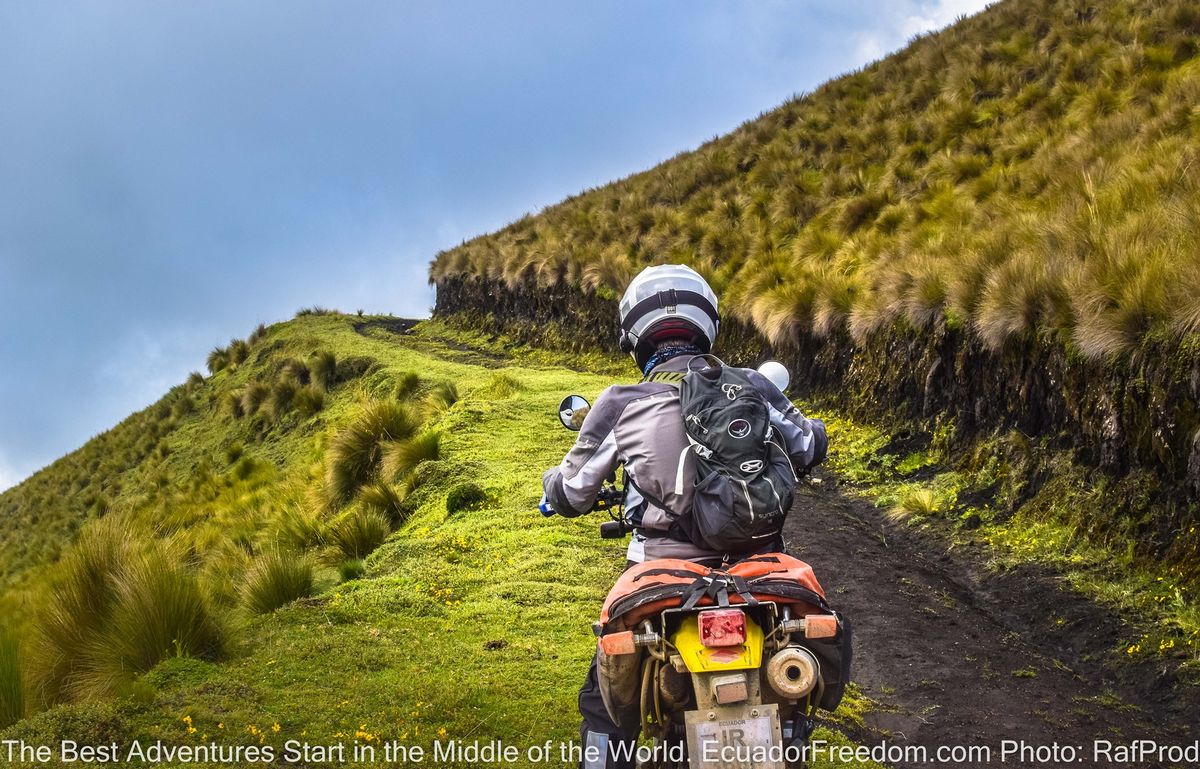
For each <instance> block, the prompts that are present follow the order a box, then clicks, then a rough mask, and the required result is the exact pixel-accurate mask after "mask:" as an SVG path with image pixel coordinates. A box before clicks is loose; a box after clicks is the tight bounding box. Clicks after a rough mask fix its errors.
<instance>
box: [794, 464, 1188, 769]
mask: <svg viewBox="0 0 1200 769" xmlns="http://www.w3.org/2000/svg"><path fill="white" fill-rule="evenodd" d="M785 536H786V538H787V541H788V550H789V552H792V553H794V554H796V555H797V556H798V557H800V558H803V559H804V560H806V561H808V562H809V563H811V564H812V566H813V569H814V570H815V571H816V574H817V578H818V579H819V580H820V581H821V583H822V585H823V586H824V587H825V589H826V591H827V592H828V595H829V598H830V601H831V602H832V603H833V604H834V606H836V607H837V608H838V609H839V610H841V611H842V612H843V613H844V614H846V615H847V616H848V617H849V618H850V619H851V621H852V623H853V628H854V668H853V678H854V680H855V681H856V682H857V683H858V685H859V686H860V687H861V688H862V690H863V691H864V692H865V693H866V694H867V695H868V696H869V697H871V699H872V700H874V701H876V702H877V703H879V705H878V706H877V707H876V708H875V709H873V711H872V712H871V713H870V714H869V715H868V716H867V718H866V721H867V725H868V729H867V730H865V732H864V733H860V734H854V735H853V736H854V737H855V738H856V739H858V740H859V741H860V742H861V743H862V744H865V745H875V744H878V743H881V742H884V741H886V742H887V743H888V744H890V745H898V746H904V745H909V746H915V745H919V746H925V747H926V749H927V750H928V754H929V757H930V763H919V762H915V761H898V762H896V763H895V765H896V766H901V767H905V766H931V765H932V766H936V765H939V764H937V763H936V762H934V761H933V759H934V758H935V752H934V751H935V750H936V749H937V747H938V746H942V745H945V746H987V747H988V748H990V749H991V760H990V762H987V763H984V762H979V761H976V762H970V763H957V764H955V763H953V762H946V763H943V764H940V765H943V766H951V765H958V766H963V765H977V766H986V765H994V766H999V765H1001V761H1000V751H1001V746H1002V741H1004V740H1017V741H1020V740H1024V741H1025V743H1027V744H1028V745H1030V746H1046V747H1047V748H1049V747H1050V746H1053V745H1054V744H1055V743H1057V744H1058V745H1060V746H1062V745H1067V746H1072V747H1074V748H1076V749H1077V750H1078V751H1079V753H1078V754H1077V755H1076V756H1075V759H1074V760H1075V763H1073V764H1069V763H1067V762H1065V761H1054V760H1049V761H1047V760H1045V758H1046V754H1044V753H1043V754H1042V755H1041V756H1040V757H1035V758H1034V760H1021V757H1020V756H1009V757H1008V758H1007V760H1006V761H1005V762H1004V763H1003V765H1004V766H1038V767H1045V766H1067V765H1073V766H1085V767H1088V766H1110V765H1123V766H1157V765H1160V764H1158V763H1157V762H1155V761H1146V760H1142V761H1137V762H1134V763H1123V764H1117V763H1115V762H1110V761H1107V760H1104V759H1103V757H1102V758H1101V760H1099V761H1094V760H1093V756H1094V753H1093V749H1094V743H1095V741H1097V740H1108V741H1111V742H1112V743H1114V744H1118V745H1119V744H1127V743H1129V742H1130V741H1132V740H1135V739H1154V740H1157V741H1158V742H1159V743H1160V744H1171V745H1181V744H1182V745H1188V744H1191V743H1192V742H1193V741H1194V740H1196V739H1198V737H1200V726H1198V722H1200V716H1197V715H1196V714H1197V713H1200V710H1198V709H1197V701H1198V698H1197V696H1196V693H1195V692H1194V691H1191V690H1188V691H1185V692H1183V693H1182V694H1181V693H1180V692H1173V691H1172V690H1171V686H1170V684H1169V683H1168V682H1164V681H1161V680H1158V679H1156V678H1155V675H1154V672H1153V671H1152V670H1147V669H1146V668H1145V667H1144V666H1143V667H1142V668H1138V669H1136V670H1127V671H1125V673H1124V674H1123V675H1122V676H1121V679H1122V680H1118V678H1117V676H1114V675H1113V674H1112V673H1111V671H1110V670H1108V669H1106V667H1105V665H1104V660H1105V659H1106V658H1108V659H1111V654H1112V650H1113V649H1114V648H1116V646H1117V644H1118V643H1119V642H1120V639H1121V637H1122V636H1121V625H1120V622H1119V621H1118V620H1116V619H1115V618H1113V617H1112V616H1110V614H1109V613H1108V612H1105V611H1104V610H1103V609H1101V608H1100V607H1098V606H1096V605H1094V604H1093V603H1091V602H1090V601H1088V600H1087V599H1086V598H1084V597H1083V596H1080V595H1079V594H1077V593H1074V592H1073V591H1071V590H1070V589H1069V588H1066V587H1065V586H1064V585H1063V584H1062V581H1061V580H1060V579H1057V578H1056V577H1055V575H1053V574H1052V573H1049V572H1046V571H1039V570H1037V569H1022V570H1013V571H1009V572H1006V573H1001V574H998V573H995V572H989V571H988V570H987V569H985V568H984V567H983V565H982V559H981V558H980V557H978V556H977V555H975V554H972V553H971V552H970V551H964V550H962V549H959V550H956V551H954V552H953V553H952V554H951V553H950V552H949V550H948V545H947V543H946V542H945V541H944V540H943V539H942V538H941V537H939V536H938V535H937V534H934V533H929V532H925V531H917V530H915V529H913V528H912V527H910V526H907V525H904V524H899V523H895V522H892V521H890V520H888V518H887V516H886V514H885V513H884V512H883V511H880V510H877V509H876V508H875V507H873V506H872V505H871V504H869V503H867V502H866V501H863V500H861V499H857V498H853V497H849V496H846V495H844V494H842V493H839V492H838V491H837V490H836V488H835V483H834V481H833V479H829V478H827V479H826V480H825V482H824V483H822V484H821V485H819V486H813V487H808V488H806V489H804V490H803V493H802V495H801V497H800V499H799V500H798V502H797V507H796V510H795V512H793V514H792V515H791V516H789V522H788V527H787V529H786V530H785ZM1185 700H1186V701H1185ZM1061 755H1062V754H1061V752H1060V756H1061ZM1025 757H1026V758H1027V759H1028V758H1029V757H1030V756H1029V754H1028V753H1026V754H1025ZM1113 757H1114V758H1117V755H1116V754H1115V753H1114V754H1113ZM1039 758H1040V759H1041V760H1038V759H1039Z"/></svg>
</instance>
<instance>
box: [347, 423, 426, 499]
mask: <svg viewBox="0 0 1200 769" xmlns="http://www.w3.org/2000/svg"><path fill="white" fill-rule="evenodd" d="M419 425H420V421H419V419H418V417H417V416H416V415H415V414H414V413H413V412H412V411H411V410H410V409H409V408H408V407H406V406H405V405H403V404H401V403H397V402H395V401H374V402H372V403H370V404H369V405H367V406H366V407H365V408H364V409H363V411H362V413H361V414H360V415H359V416H358V417H357V418H356V419H355V420H354V421H353V422H351V423H350V424H349V425H347V426H346V427H344V428H342V430H341V431H340V432H339V433H338V434H337V437H336V438H335V439H334V441H333V445H332V447H331V448H330V454H329V467H328V473H327V476H326V478H327V481H326V488H327V489H328V493H329V498H330V500H331V501H333V502H334V503H335V504H339V505H344V504H346V503H347V502H349V501H350V500H351V499H352V498H353V497H354V494H355V493H357V491H358V490H359V489H360V488H362V487H363V486H364V485H366V484H367V483H368V482H370V481H371V480H373V479H374V478H375V477H376V476H377V475H378V473H379V470H380V465H381V464H382V462H383V450H384V444H386V443H392V442H397V441H404V440H406V439H408V438H409V437H411V436H412V435H413V433H415V432H416V431H417V428H418V427H419Z"/></svg>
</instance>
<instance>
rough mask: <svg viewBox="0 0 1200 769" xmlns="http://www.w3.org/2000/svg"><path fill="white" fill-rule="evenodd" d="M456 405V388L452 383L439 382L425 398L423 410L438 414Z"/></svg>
mask: <svg viewBox="0 0 1200 769" xmlns="http://www.w3.org/2000/svg"><path fill="white" fill-rule="evenodd" d="M455 403H458V387H457V386H456V385H455V384H454V383H453V382H441V383H440V384H438V385H436V386H435V387H434V388H433V389H432V390H430V392H429V395H427V396H425V408H426V409H427V410H428V411H429V412H430V413H432V414H439V413H441V412H443V411H445V410H446V409H448V408H450V407H451V406H453V405H454V404H455Z"/></svg>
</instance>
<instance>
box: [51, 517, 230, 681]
mask: <svg viewBox="0 0 1200 769" xmlns="http://www.w3.org/2000/svg"><path fill="white" fill-rule="evenodd" d="M224 643H225V632H224V629H223V627H222V626H221V625H220V623H219V622H218V621H217V619H216V617H215V616H214V615H213V613H212V612H211V610H210V609H209V607H208V604H207V601H206V600H205V598H204V596H203V594H202V593H201V591H200V587H199V585H198V583H197V582H196V579H195V577H194V576H193V575H192V573H191V571H190V569H189V567H188V565H187V564H186V563H185V562H184V559H182V558H181V557H180V554H178V553H175V552H172V551H171V550H170V549H169V548H168V547H167V546H165V545H162V544H160V543H158V542H156V541H153V540H151V541H150V542H148V543H138V542H137V541H136V540H135V539H134V537H133V535H132V534H131V533H130V532H129V529H128V527H127V526H125V525H124V524H119V523H116V522H114V521H113V520H112V519H111V518H109V519H105V520H104V521H103V522H102V523H100V524H97V525H94V526H92V527H90V528H88V529H87V530H86V531H85V532H84V534H83V535H82V536H81V537H80V539H79V540H78V541H77V542H76V544H75V545H74V546H73V547H72V548H71V550H70V551H68V554H67V556H66V557H65V558H64V559H63V561H62V562H61V564H60V566H59V568H58V571H57V573H56V575H55V579H54V581H53V582H52V584H51V587H50V588H49V590H48V593H47V595H46V597H45V598H44V600H42V601H41V603H40V609H39V612H38V613H37V615H36V616H35V618H34V640H33V648H32V651H33V654H34V657H35V659H36V662H35V664H34V665H32V666H31V670H32V671H33V682H34V685H35V689H36V690H37V691H38V692H39V694H40V695H41V696H42V698H44V699H45V700H46V701H48V702H59V701H64V700H73V699H81V698H87V697H103V696H111V695H112V694H114V693H116V692H118V691H119V690H120V689H121V688H122V687H123V686H124V685H125V684H127V683H128V682H129V681H130V680H131V678H132V677H133V676H135V675H137V674H140V673H144V672H146V671H148V670H150V668H152V667H154V665H156V664H158V663H159V662H160V661H162V660H163V659H166V658H167V657H169V656H193V657H198V658H201V659H210V660H211V659H216V658H217V657H218V656H219V655H220V654H221V652H222V650H223V649H224Z"/></svg>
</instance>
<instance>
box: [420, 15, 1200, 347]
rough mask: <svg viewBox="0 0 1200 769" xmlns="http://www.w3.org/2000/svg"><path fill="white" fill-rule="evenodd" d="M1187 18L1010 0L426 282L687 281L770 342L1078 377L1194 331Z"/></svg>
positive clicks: (1198, 300)
mask: <svg viewBox="0 0 1200 769" xmlns="http://www.w3.org/2000/svg"><path fill="white" fill-rule="evenodd" d="M1198 35H1200V9H1197V7H1196V6H1195V4H1194V3H1191V2H1186V0H1158V1H1156V2H1138V3H1134V2H1129V1H1128V0H1126V1H1117V2H1105V3H1097V4H1091V3H1080V2H1071V1H1066V0H1060V1H1059V2H1052V3H1045V2H1035V1H1034V0H1005V2H1000V3H997V4H996V5H994V6H992V7H990V8H989V9H988V10H986V11H984V12H983V13H980V14H979V15H977V16H975V17H973V18H970V19H966V20H963V21H960V22H959V23H957V24H955V25H954V26H952V27H949V28H948V29H946V30H944V31H942V32H938V33H936V34H932V35H929V36H925V37H922V38H919V39H917V40H915V41H913V42H912V44H910V45H909V46H908V47H907V48H906V49H904V50H903V51H901V52H899V53H897V54H895V55H893V56H890V57H888V58H887V59H884V60H883V61H880V62H878V63H875V64H872V65H870V66H868V67H866V68H865V69H863V70H862V71H860V72H856V73H853V74H850V75H847V76H845V77H842V78H839V79H837V80H834V81H832V82H830V83H828V84H826V85H824V86H822V87H821V88H820V89H818V90H817V91H816V92H815V93H813V94H811V95H809V96H805V97H802V98H799V99H796V100H794V101H791V102H788V103H786V104H784V105H783V106H781V107H779V108H778V109H775V110H773V111H771V112H769V113H767V114H765V115H763V116H762V117H760V118H758V119H757V120H753V121H751V122H748V123H746V124H745V125H743V126H742V127H740V128H739V129H737V130H736V131H734V132H733V133H731V134H729V135H728V136H725V137H722V138H720V139H717V140H714V141H712V142H710V143H708V144H706V145H704V146H703V147H701V148H700V149H698V150H696V151H694V152H688V153H684V154H682V155H680V156H678V157H676V158H675V159H673V160H670V161H667V162H666V163H663V164H662V165H661V166H658V167H657V168H655V169H653V170H650V171H647V172H645V173H640V174H636V175H634V176H632V177H630V178H628V179H624V180H622V181H619V182H615V183H613V184H610V185H608V186H605V187H603V188H600V189H597V190H592V191H588V192H585V193H583V194H581V195H579V196H576V197H573V198H570V199H568V200H566V201H564V202H563V203H561V204H559V205H556V206H553V207H551V208H548V209H546V210H545V211H543V212H542V213H541V214H539V215H538V216H536V217H527V218H524V219H522V220H520V221H518V222H515V223H514V224H512V225H511V226H509V227H507V228H505V229H503V230H501V231H499V232H496V233H493V234H490V235H485V236H482V237H479V238H476V239H474V240H472V241H470V242H468V243H465V244H463V245H462V246H460V247H458V248H455V249H451V250H449V251H446V252H444V253H442V254H439V255H438V257H437V259H436V260H435V261H434V263H433V266H432V273H431V274H432V278H433V280H434V281H436V282H439V283H440V282H443V281H445V280H447V279H449V278H453V277H455V276H468V277H486V278H491V279H502V280H504V281H505V282H507V283H508V284H509V285H510V286H513V285H516V284H517V283H518V282H519V281H520V280H522V279H525V278H531V279H534V280H536V282H537V284H538V285H543V286H546V285H555V284H557V283H560V282H565V283H567V284H569V285H571V286H577V287H581V288H583V289H586V290H594V291H599V292H601V293H606V292H607V294H608V295H609V296H611V295H612V294H613V293H614V292H617V291H620V290H622V289H623V288H624V286H625V284H626V283H627V282H628V279H629V278H630V277H631V276H632V275H633V274H634V273H635V272H636V271H637V270H638V269H639V268H640V267H641V266H642V265H644V264H647V263H652V262H659V261H681V262H686V263H689V264H691V265H693V266H694V267H696V268H697V269H698V270H700V271H701V272H702V273H704V274H705V275H706V276H708V278H709V279H710V280H711V281H712V283H713V285H714V287H715V288H716V289H717V290H718V293H719V294H721V295H723V296H724V297H725V299H726V306H727V307H728V308H730V311H731V313H732V314H733V315H734V316H736V317H738V318H740V319H741V320H743V321H745V322H746V323H747V324H749V325H751V326H752V327H753V328H755V329H756V330H758V331H759V332H761V333H762V334H763V335H764V336H765V337H766V338H767V339H768V340H770V341H772V342H774V343H781V342H786V341H789V340H791V339H792V338H793V337H794V336H795V335H796V334H797V333H798V332H801V331H803V332H808V333H813V334H815V335H817V336H821V337H827V336H830V335H835V334H837V333H838V332H839V331H841V330H843V329H848V330H849V331H850V332H851V333H852V334H853V335H854V337H855V338H857V339H859V340H862V339H864V338H865V337H866V336H867V335H868V334H869V333H870V332H872V331H874V330H877V329H881V328H885V327H887V326H890V325H891V324H892V323H894V322H901V323H904V324H907V325H909V326H912V327H914V328H916V329H922V330H924V329H929V328H931V327H933V326H935V325H939V324H946V325H950V326H955V325H963V324H965V325H967V326H969V327H970V329H971V331H972V333H973V334H974V335H975V336H976V337H978V338H979V339H980V340H981V341H982V342H983V343H985V344H986V345H987V346H989V347H990V348H998V347H1000V346H1002V345H1003V344H1004V343H1006V342H1008V341H1010V340H1017V341H1024V340H1027V339H1029V338H1030V337H1032V336H1034V335H1037V334H1046V335H1050V336H1053V337H1056V338H1057V339H1058V340H1060V341H1062V342H1066V343H1070V344H1071V345H1072V346H1073V347H1074V348H1075V349H1077V350H1079V351H1080V352H1081V353H1083V354H1084V355H1086V356H1090V357H1103V356H1104V355H1106V354H1110V353H1122V352H1126V351H1128V350H1129V349H1131V348H1132V347H1133V346H1136V344H1137V343H1138V342H1139V341H1140V339H1141V337H1142V336H1143V335H1144V334H1146V333H1147V332H1149V331H1151V330H1153V329H1156V328H1159V327H1162V328H1170V329H1175V330H1177V331H1183V332H1189V331H1195V330H1198V329H1200V257H1197V253H1198V248H1197V246H1198V245H1200V240H1198V237H1200V236H1198V235H1197V232H1200V226H1198V225H1200V196H1198V192H1200V173H1197V168H1198V166H1197V162H1198V160H1200V157H1198V155H1197V149H1196V140H1197V138H1200V111H1198V110H1197V105H1200V61H1198V60H1197V59H1196V54H1197V51H1198V45H1200V43H1198V42H1197V41H1198V39H1200V38H1198Z"/></svg>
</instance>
